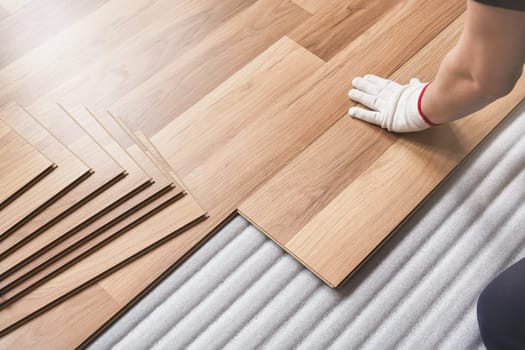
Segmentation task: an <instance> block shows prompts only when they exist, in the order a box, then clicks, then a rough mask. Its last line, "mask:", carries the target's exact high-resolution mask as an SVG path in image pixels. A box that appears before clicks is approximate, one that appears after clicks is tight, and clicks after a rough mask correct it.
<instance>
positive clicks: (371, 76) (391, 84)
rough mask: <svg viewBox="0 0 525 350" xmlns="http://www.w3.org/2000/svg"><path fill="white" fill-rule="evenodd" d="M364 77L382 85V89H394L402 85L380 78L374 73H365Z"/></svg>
mask: <svg viewBox="0 0 525 350" xmlns="http://www.w3.org/2000/svg"><path fill="white" fill-rule="evenodd" d="M365 79H366V80H368V81H370V82H372V83H374V84H376V85H379V86H382V87H383V88H384V89H390V90H395V89H398V88H400V87H401V86H402V85H401V84H398V83H396V82H395V81H393V80H389V79H385V78H381V77H378V76H377V75H374V74H367V75H365Z"/></svg>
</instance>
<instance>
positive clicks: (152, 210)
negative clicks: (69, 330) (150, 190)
mask: <svg viewBox="0 0 525 350" xmlns="http://www.w3.org/2000/svg"><path fill="white" fill-rule="evenodd" d="M170 190H171V187H168V188H165V189H164V190H163V191H162V192H161V193H155V194H152V195H151V196H150V197H149V198H146V199H143V200H141V201H140V202H138V201H134V202H136V203H135V206H133V207H131V208H129V210H128V212H127V213H126V214H127V215H126V216H124V217H123V218H122V219H121V220H119V221H118V222H117V223H114V224H112V225H107V226H100V227H88V230H87V231H86V229H84V230H85V231H86V233H85V234H84V235H81V236H82V237H81V239H77V240H75V241H72V242H66V243H67V249H64V248H63V247H62V245H63V242H62V243H61V244H60V245H58V246H56V247H54V248H53V249H51V250H49V251H47V252H46V253H45V254H44V255H43V256H41V257H39V259H35V260H34V261H31V262H30V263H29V264H28V265H26V266H24V267H23V268H22V269H21V271H17V273H15V274H13V275H11V276H9V277H8V278H5V279H4V280H2V281H1V282H0V296H1V297H2V299H3V300H2V302H0V307H1V305H4V303H7V302H11V301H12V300H14V299H19V298H21V297H22V296H24V295H25V294H27V293H29V292H30V291H31V290H33V289H35V288H37V287H38V286H40V285H42V284H43V283H45V281H47V280H49V279H51V278H53V277H54V276H57V275H58V274H59V273H61V272H62V271H65V270H66V269H67V268H69V267H70V266H73V265H74V264H75V263H77V262H79V261H81V260H82V259H84V258H86V257H87V256H89V255H90V254H93V253H94V252H95V251H96V250H98V249H100V248H102V247H104V246H105V245H107V244H110V243H111V241H113V240H114V239H116V238H118V237H119V236H121V235H123V234H125V233H126V232H127V231H129V230H131V229H132V228H133V227H135V226H136V225H138V224H139V223H141V222H142V221H145V220H147V219H148V218H150V217H152V216H153V215H155V214H156V213H157V211H159V210H162V208H163V205H165V203H167V202H174V201H176V200H179V199H180V198H182V197H183V196H184V193H183V192H180V191H179V192H177V191H170ZM132 201H133V200H132ZM91 226H93V225H91ZM66 241H68V240H66Z"/></svg>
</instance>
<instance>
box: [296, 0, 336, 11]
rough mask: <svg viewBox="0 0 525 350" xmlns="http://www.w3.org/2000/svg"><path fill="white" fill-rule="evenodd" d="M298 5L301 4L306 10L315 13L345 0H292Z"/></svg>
mask: <svg viewBox="0 0 525 350" xmlns="http://www.w3.org/2000/svg"><path fill="white" fill-rule="evenodd" d="M292 1H293V2H294V3H295V4H297V5H298V6H301V7H302V8H304V9H305V10H306V11H308V12H310V13H312V14H315V13H316V12H318V11H320V10H322V9H324V8H326V7H327V6H333V5H336V4H339V3H341V2H343V0H325V1H318V0H292Z"/></svg>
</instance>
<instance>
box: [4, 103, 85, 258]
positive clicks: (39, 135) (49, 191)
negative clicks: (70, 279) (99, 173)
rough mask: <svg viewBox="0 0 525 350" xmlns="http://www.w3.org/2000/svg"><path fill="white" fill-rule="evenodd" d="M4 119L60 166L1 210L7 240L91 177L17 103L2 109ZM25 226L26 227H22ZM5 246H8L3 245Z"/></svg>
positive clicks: (68, 152)
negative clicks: (30, 220)
mask: <svg viewBox="0 0 525 350" xmlns="http://www.w3.org/2000/svg"><path fill="white" fill-rule="evenodd" d="M0 119H2V120H4V121H5V122H6V123H7V124H9V126H10V127H11V128H13V129H14V130H16V132H17V133H19V134H20V135H22V136H23V137H24V138H25V139H26V140H27V141H28V142H29V143H30V144H31V145H32V146H33V147H35V148H36V149H38V150H39V151H40V152H41V153H42V154H43V155H45V156H46V157H47V158H48V159H50V160H51V161H53V162H54V163H55V164H57V165H58V167H57V169H55V170H54V171H53V172H52V173H51V174H49V175H48V176H46V177H45V178H44V179H42V181H40V182H39V183H38V184H36V185H35V186H33V187H32V188H31V189H29V190H28V191H26V192H25V193H24V195H23V196H21V197H18V198H16V199H15V200H13V201H12V202H11V203H10V204H9V206H7V207H6V208H4V210H2V211H1V213H0V219H1V220H0V221H2V222H1V223H0V226H1V227H2V230H1V231H0V232H2V231H3V234H1V235H0V236H1V237H0V239H1V240H2V241H3V240H5V239H6V237H8V236H9V235H10V234H11V233H12V232H14V231H15V230H16V229H20V227H19V226H22V225H24V224H27V220H29V219H35V217H36V216H38V213H39V212H41V211H43V210H45V209H46V207H49V206H52V205H53V204H54V203H55V202H57V201H58V200H60V198H62V197H63V196H64V195H67V194H68V193H69V192H70V191H71V190H73V189H74V188H75V187H77V186H78V185H79V184H81V183H82V182H84V181H85V180H86V179H87V178H89V177H91V175H92V171H91V170H90V168H89V167H88V166H87V165H86V164H85V163H84V162H82V161H81V160H80V159H79V158H78V157H76V156H75V155H74V154H73V153H72V152H71V151H70V150H69V149H68V148H67V147H66V146H65V145H64V144H62V143H61V142H60V141H59V140H57V139H56V138H55V136H53V135H52V134H51V133H50V132H49V131H48V130H47V129H46V128H45V127H44V126H43V125H41V124H40V123H39V122H37V120H35V119H34V118H33V117H31V116H30V115H29V114H27V113H26V112H25V111H24V110H23V109H22V108H20V107H19V106H17V105H14V104H10V105H7V106H5V107H4V108H3V109H2V110H1V111H0ZM35 220H36V219H35ZM22 227H23V226H22ZM1 247H2V248H1V249H3V247H4V245H3V244H2V245H1Z"/></svg>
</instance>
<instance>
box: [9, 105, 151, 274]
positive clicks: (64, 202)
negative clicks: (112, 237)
mask: <svg viewBox="0 0 525 350" xmlns="http://www.w3.org/2000/svg"><path fill="white" fill-rule="evenodd" d="M32 108H33V109H34V110H36V113H35V115H38V119H39V120H40V121H41V122H42V123H43V124H44V125H45V126H47V127H48V128H49V129H50V130H51V131H52V132H53V133H54V134H55V135H56V136H57V137H58V138H59V139H60V140H61V141H62V142H63V143H65V144H67V145H68V146H69V147H70V148H71V150H72V151H73V152H75V154H77V155H78V156H79V157H80V158H81V159H82V160H83V161H84V162H85V163H86V164H88V165H89V166H90V167H91V168H92V169H93V170H94V171H95V172H94V174H93V175H91V176H90V177H89V179H87V180H86V181H84V182H83V183H82V184H80V185H79V186H77V187H76V188H75V189H73V190H72V191H70V192H69V193H68V194H67V195H65V196H64V197H63V198H61V199H60V200H59V201H57V202H56V203H55V204H56V206H55V207H54V208H53V209H54V211H55V212H56V213H60V212H59V211H58V210H59V207H62V208H66V209H65V211H66V213H67V215H65V217H64V215H63V214H62V213H61V214H59V218H60V220H58V221H57V220H53V223H52V225H51V226H50V225H49V224H48V223H46V224H45V225H44V226H43V228H42V229H38V230H37V231H29V232H31V233H30V234H29V235H28V236H27V239H26V238H24V245H23V249H16V250H14V251H11V252H9V254H7V255H6V256H4V257H3V259H2V260H1V261H0V276H4V274H9V273H10V271H13V269H15V266H17V265H19V264H23V263H25V262H27V261H28V259H30V257H31V256H33V255H34V254H39V253H37V252H42V251H43V250H45V249H46V248H48V247H49V246H50V245H52V244H54V242H57V241H58V240H59V239H60V238H63V237H66V236H68V235H71V234H74V233H75V232H76V231H77V230H78V229H80V228H81V227H82V226H84V225H86V224H87V223H89V220H95V219H97V218H98V217H100V216H101V215H104V214H105V213H106V212H108V211H111V210H112V209H114V208H115V207H117V206H119V205H121V204H122V203H124V202H125V201H126V200H128V199H129V198H131V196H133V195H134V194H136V191H140V190H142V189H143V188H144V187H145V185H144V183H145V181H146V182H147V179H144V178H143V177H142V175H141V174H138V175H140V176H138V177H136V176H134V174H131V176H125V175H126V174H127V173H126V172H125V170H123V169H122V167H121V166H120V165H119V164H118V163H117V162H115V161H114V159H113V158H112V157H111V156H110V155H109V154H108V153H107V152H106V151H105V150H104V149H103V148H102V147H101V146H100V145H99V144H98V143H97V142H96V141H94V140H93V139H92V138H91V136H90V135H89V134H88V133H87V132H86V131H85V130H84V129H83V128H82V127H81V126H80V125H79V124H78V123H76V122H75V121H74V120H73V119H72V118H71V117H70V116H69V115H68V114H67V113H66V112H65V111H64V110H63V109H61V108H60V107H59V106H58V105H56V104H50V103H43V104H42V105H39V106H38V105H36V106H34V107H32ZM123 178H126V181H123ZM128 178H129V179H131V180H129V181H128V180H127V179H128ZM149 184H150V183H149V182H147V183H146V186H147V185H149ZM46 215H49V214H48V213H46ZM45 219H47V220H49V216H46V217H45ZM32 227H33V226H32V225H31V228H32ZM26 231H27V230H26V229H24V235H25V232H26ZM16 233H18V232H16Z"/></svg>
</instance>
